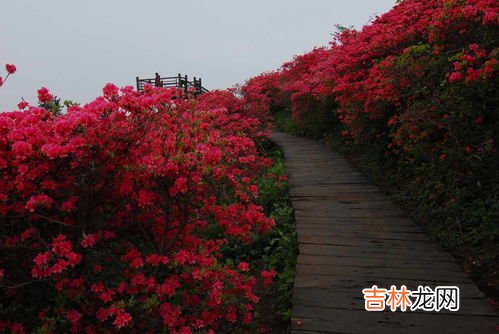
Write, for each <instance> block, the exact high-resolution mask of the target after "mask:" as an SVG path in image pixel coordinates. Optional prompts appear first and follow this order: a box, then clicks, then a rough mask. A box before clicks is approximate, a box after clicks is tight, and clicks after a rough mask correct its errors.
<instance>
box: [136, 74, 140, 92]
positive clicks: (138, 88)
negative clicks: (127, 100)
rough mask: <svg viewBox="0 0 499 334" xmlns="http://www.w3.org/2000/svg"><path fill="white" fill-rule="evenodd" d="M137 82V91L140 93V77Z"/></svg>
mask: <svg viewBox="0 0 499 334" xmlns="http://www.w3.org/2000/svg"><path fill="white" fill-rule="evenodd" d="M135 80H136V82H137V91H139V90H140V87H139V81H140V80H139V77H136V78H135Z"/></svg>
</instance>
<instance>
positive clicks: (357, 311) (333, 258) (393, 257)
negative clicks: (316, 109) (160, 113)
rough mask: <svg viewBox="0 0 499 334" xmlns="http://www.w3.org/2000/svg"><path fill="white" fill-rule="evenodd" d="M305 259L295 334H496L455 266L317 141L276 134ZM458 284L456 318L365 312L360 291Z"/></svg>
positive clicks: (489, 310)
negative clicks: (374, 288)
mask: <svg viewBox="0 0 499 334" xmlns="http://www.w3.org/2000/svg"><path fill="white" fill-rule="evenodd" d="M272 140H273V141H274V142H276V143H277V144H278V145H280V146H281V147H282V148H283V150H284V154H285V159H286V166H287V169H288V176H289V183H290V194H291V200H292V203H293V206H294V208H295V217H296V228H297V233H298V242H299V249H300V254H299V256H298V264H297V268H296V280H295V287H294V290H293V300H292V302H293V308H292V333H293V334H313V333H362V334H364V333H366V334H376V333H426V334H430V333H481V334H484V333H497V331H496V326H497V325H498V324H499V321H498V317H497V313H496V311H495V310H494V308H493V307H492V306H491V305H490V304H489V303H488V302H487V301H486V299H485V297H484V296H483V294H482V293H481V292H480V291H479V290H478V289H477V287H476V286H475V284H474V283H473V282H472V281H471V280H470V278H468V277H467V276H466V275H465V274H464V273H463V272H462V271H461V270H460V268H459V266H458V265H457V264H456V262H455V260H454V259H453V258H452V256H451V255H450V254H448V253H447V252H445V251H443V250H441V249H439V247H438V246H437V245H436V244H435V243H434V242H432V241H431V240H430V239H429V238H428V237H427V236H426V235H425V233H423V232H422V230H421V229H420V228H419V227H418V226H417V225H416V224H415V223H413V222H412V221H411V220H409V219H408V218H407V217H406V216H405V215H404V213H403V212H402V211H401V210H400V209H399V208H398V207H397V206H395V205H394V204H392V202H391V201H390V199H389V198H388V197H387V196H386V195H384V194H383V193H382V192H381V191H380V190H379V189H378V188H377V187H376V186H375V185H373V184H372V183H371V182H370V181H369V180H368V179H367V178H366V177H365V176H363V175H362V174H361V173H360V172H359V171H357V170H356V169H355V167H353V166H352V165H351V164H350V163H349V162H348V161H346V160H345V159H344V158H343V157H341V156H340V155H339V154H337V153H335V152H333V151H331V150H329V149H328V148H327V147H326V146H325V145H323V144H320V143H318V142H315V141H312V140H308V139H304V138H298V137H294V136H290V135H287V134H283V133H274V134H273V135H272ZM373 285H377V286H378V287H379V288H386V289H389V288H390V286H391V285H395V286H397V288H399V289H400V286H401V285H406V286H407V288H408V289H410V290H417V286H419V285H423V286H430V287H431V288H433V289H434V288H435V287H436V286H458V287H459V288H460V291H461V294H460V297H461V300H460V310H459V311H458V312H450V311H441V312H439V313H436V312H424V311H415V312H411V311H408V312H405V313H403V312H401V311H397V312H391V311H390V310H389V308H387V309H385V311H384V312H367V311H365V310H364V298H363V294H362V289H363V288H370V287H372V286H373Z"/></svg>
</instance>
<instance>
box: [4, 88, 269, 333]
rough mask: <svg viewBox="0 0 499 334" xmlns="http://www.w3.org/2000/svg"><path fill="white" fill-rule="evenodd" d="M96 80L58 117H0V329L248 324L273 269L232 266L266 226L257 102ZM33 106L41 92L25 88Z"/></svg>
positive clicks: (147, 329)
mask: <svg viewBox="0 0 499 334" xmlns="http://www.w3.org/2000/svg"><path fill="white" fill-rule="evenodd" d="M179 94H182V93H181V92H178V91H176V90H168V89H164V88H152V87H146V88H145V91H144V92H143V93H141V92H137V91H134V90H133V89H132V88H131V87H125V88H122V89H119V88H118V87H116V86H114V85H112V84H108V85H106V86H105V87H104V89H103V95H102V96H101V97H99V98H97V99H95V100H94V101H92V102H90V103H88V104H86V105H84V106H78V105H75V104H70V105H68V108H67V110H66V111H64V112H61V111H59V110H53V109H51V108H44V107H40V106H30V105H28V104H27V103H25V102H22V103H20V104H19V108H20V110H17V111H12V112H7V113H2V114H0V254H1V256H0V332H7V333H9V332H11V333H56V332H57V333H69V332H72V333H79V332H82V333H115V332H118V331H123V332H127V333H158V332H165V333H183V334H186V333H214V332H223V330H224V329H227V328H243V327H244V326H245V325H246V324H249V323H250V322H251V321H252V318H253V314H254V312H253V310H254V306H255V304H256V303H257V302H258V300H259V297H258V296H257V295H256V294H255V285H256V284H257V283H258V282H259V283H258V284H263V285H264V286H267V285H269V284H270V283H271V280H272V278H273V277H274V276H275V272H273V271H265V270H263V271H262V270H260V271H256V270H254V269H253V268H250V265H249V264H248V263H246V262H243V261H240V260H239V259H237V258H231V257H230V255H228V253H227V249H228V248H230V247H231V245H235V244H238V245H241V244H243V245H248V246H251V244H252V243H253V242H254V241H255V240H256V239H258V238H259V236H260V235H262V234H265V233H267V232H269V231H270V230H271V228H272V226H273V225H274V220H273V219H272V218H268V217H267V216H266V215H265V213H264V209H263V207H262V206H260V205H258V204H257V202H256V197H257V195H258V192H259V189H258V181H259V176H260V173H261V172H262V171H263V170H264V169H266V168H268V167H269V166H270V164H271V161H270V160H269V159H267V158H265V157H263V156H262V155H261V154H260V151H259V149H258V147H257V145H256V140H259V139H261V138H264V137H265V136H267V135H268V125H267V123H266V122H265V117H266V114H265V111H266V109H265V108H266V104H265V103H263V102H262V101H261V100H258V99H257V98H253V99H252V100H251V101H249V100H245V99H244V98H243V97H241V95H240V94H236V92H234V91H216V92H212V93H208V94H204V95H202V96H200V97H198V98H195V97H186V98H184V97H183V96H180V95H179ZM38 97H39V102H40V105H41V106H46V105H51V102H53V100H54V96H53V95H52V94H51V93H50V92H49V91H48V90H47V89H45V88H42V89H40V90H39V91H38Z"/></svg>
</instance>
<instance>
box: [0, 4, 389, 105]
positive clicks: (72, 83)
mask: <svg viewBox="0 0 499 334" xmlns="http://www.w3.org/2000/svg"><path fill="white" fill-rule="evenodd" d="M394 4H395V0H377V1H368V0H348V1H334V0H177V1H170V0H141V1H139V0H133V1H132V0H44V1H40V0H2V4H1V8H2V18H1V19H0V66H1V68H0V76H2V77H4V76H5V70H4V68H3V66H4V64H5V63H13V64H15V65H17V68H18V72H17V73H16V74H15V75H14V76H12V77H11V78H9V80H8V81H7V83H6V84H5V85H4V86H3V87H1V88H0V111H7V110H12V109H13V108H14V107H15V105H16V104H17V103H18V102H19V101H20V99H21V97H24V98H25V99H26V100H27V101H29V102H32V103H34V102H36V101H35V96H36V90H37V89H38V88H40V87H42V86H45V87H47V88H49V89H50V90H51V91H52V92H53V93H54V94H55V95H57V96H59V97H61V98H62V99H73V100H75V101H78V102H82V103H86V102H89V101H90V100H91V99H93V98H95V97H96V96H98V95H99V94H100V93H101V89H102V87H103V86H104V85H105V84H106V83H107V82H113V83H115V84H117V85H119V86H125V85H134V84H135V77H136V76H139V77H153V76H154V73H155V72H159V73H160V74H161V75H162V76H172V75H176V74H177V73H179V72H181V73H183V74H188V75H189V77H192V76H197V77H202V78H203V84H204V86H206V87H207V88H208V89H214V88H227V87H231V86H232V85H234V84H236V83H242V82H244V81H245V80H246V79H248V78H250V77H251V76H254V75H257V74H259V73H261V72H264V71H268V70H272V69H275V68H277V67H279V66H280V65H281V64H282V63H283V62H284V61H287V60H289V59H291V58H292V57H293V56H294V55H296V54H301V53H303V52H306V51H308V50H311V49H312V48H313V47H314V46H320V45H326V44H327V42H328V41H329V40H330V39H331V34H332V33H334V32H335V28H334V26H335V24H341V25H344V26H350V25H353V26H355V27H361V26H362V25H364V24H366V23H367V22H368V21H369V19H370V17H373V16H375V15H376V14H382V13H383V12H385V11H387V10H389V9H390V8H391V7H393V5H394Z"/></svg>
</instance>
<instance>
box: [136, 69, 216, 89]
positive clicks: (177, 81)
mask: <svg viewBox="0 0 499 334" xmlns="http://www.w3.org/2000/svg"><path fill="white" fill-rule="evenodd" d="M136 80H137V90H138V91H141V92H142V91H144V86H145V85H151V86H153V87H175V88H178V89H184V90H185V91H186V92H187V91H191V90H193V91H194V93H195V94H203V93H207V92H209V90H208V89H206V88H204V87H203V84H202V81H201V78H198V79H196V77H194V78H193V79H192V81H189V79H188V77H187V75H181V74H180V73H179V74H178V75H177V76H175V77H163V78H161V77H159V78H152V79H140V78H139V77H137V79H136Z"/></svg>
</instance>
